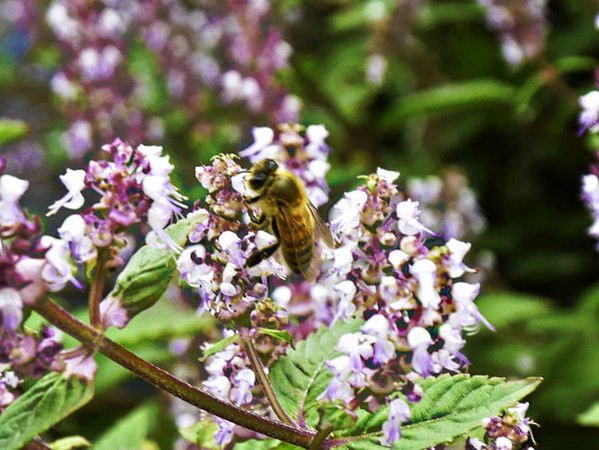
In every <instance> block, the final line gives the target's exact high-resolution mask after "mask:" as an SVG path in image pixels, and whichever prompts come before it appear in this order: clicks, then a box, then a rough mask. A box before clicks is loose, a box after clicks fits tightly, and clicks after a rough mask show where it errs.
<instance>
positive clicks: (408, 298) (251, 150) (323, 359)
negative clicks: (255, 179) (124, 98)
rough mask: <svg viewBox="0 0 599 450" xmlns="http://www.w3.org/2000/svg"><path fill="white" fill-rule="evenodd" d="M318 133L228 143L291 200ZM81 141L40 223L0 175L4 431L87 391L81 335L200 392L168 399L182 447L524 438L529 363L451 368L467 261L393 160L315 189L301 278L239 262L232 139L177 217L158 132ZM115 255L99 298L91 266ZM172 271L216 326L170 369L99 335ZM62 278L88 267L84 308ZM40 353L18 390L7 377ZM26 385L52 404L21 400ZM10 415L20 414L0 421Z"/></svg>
mask: <svg viewBox="0 0 599 450" xmlns="http://www.w3.org/2000/svg"><path fill="white" fill-rule="evenodd" d="M327 136H328V132H327V130H326V129H325V128H324V127H323V126H322V125H311V126H308V127H306V128H304V127H302V126H299V125H296V124H284V125H279V126H277V127H276V128H274V129H273V128H267V127H263V128H255V129H254V139H255V142H254V143H253V144H252V145H251V146H250V147H248V148H247V149H245V150H243V151H241V152H240V156H241V157H245V158H247V159H248V160H249V161H250V163H251V162H254V163H255V162H258V161H261V160H263V159H272V160H273V161H276V162H277V164H278V165H279V167H280V169H281V170H287V171H290V172H292V173H294V174H295V176H296V177H297V179H298V180H301V183H302V184H304V185H305V186H306V192H307V197H308V198H307V199H306V200H305V201H311V202H313V203H314V204H315V205H318V206H320V205H323V204H326V203H327V202H328V201H329V198H328V195H329V188H328V185H327V182H326V179H325V175H326V173H327V171H328V170H329V167H330V166H329V164H328V162H327V157H328V153H329V152H330V148H329V147H328V146H327V144H326V142H325V140H326V138H327ZM99 156H102V158H101V159H100V158H98V159H95V160H91V161H90V162H89V164H88V166H87V169H85V170H70V169H69V170H67V172H66V173H65V175H63V176H61V181H62V182H63V184H64V185H65V187H66V188H67V191H68V193H67V194H66V195H64V197H62V198H61V199H60V200H58V201H56V202H55V203H54V204H52V205H51V206H50V208H49V213H48V214H58V213H60V212H61V210H62V209H70V210H74V211H78V210H80V211H79V212H75V213H74V214H72V215H70V216H68V217H66V218H65V220H64V222H63V224H62V226H61V227H60V228H59V229H58V233H59V237H58V238H56V237H50V236H40V235H41V228H40V224H39V221H38V220H36V219H35V218H32V217H31V216H30V215H29V214H28V213H26V212H25V211H23V210H22V209H21V208H20V206H19V199H20V197H21V196H22V195H23V193H24V192H25V191H26V189H27V186H28V183H27V182H26V181H23V180H20V179H17V178H15V177H12V176H11V175H8V174H3V175H2V176H1V178H0V195H1V200H0V202H1V204H2V206H3V207H2V215H1V216H0V219H1V222H0V230H1V235H2V247H1V250H2V253H1V254H0V255H1V257H2V264H3V267H5V268H6V269H5V270H3V276H2V279H1V280H0V281H1V282H2V285H1V286H0V311H1V314H2V330H3V333H4V335H3V348H6V349H7V350H6V352H4V353H3V354H4V355H5V359H4V361H3V362H5V363H6V367H5V369H4V371H3V378H2V380H3V381H2V389H3V394H2V407H3V408H5V410H4V412H3V413H2V415H0V441H1V442H3V443H5V444H6V445H5V446H4V447H5V448H16V447H18V446H20V445H23V444H25V443H27V442H28V441H30V440H31V439H33V438H35V437H36V436H37V435H38V434H39V433H41V432H43V431H44V430H45V429H46V428H47V427H48V426H50V425H52V424H53V423H56V422H57V421H58V420H60V418H61V417H63V416H65V415H67V414H69V413H70V412H72V411H73V410H75V409H76V408H77V407H79V406H81V405H82V404H84V403H85V402H87V401H88V400H90V398H91V396H92V391H91V386H92V385H93V383H94V379H95V378H96V376H97V375H96V374H97V371H98V368H97V365H96V362H95V360H94V354H95V353H96V352H99V353H102V354H103V355H105V356H107V357H108V358H110V359H112V360H113V361H115V362H117V363H118V364H120V365H121V366H123V367H125V368H126V369H128V370H130V371H131V372H133V373H135V374H136V375H138V376H139V377H141V378H143V379H144V380H146V381H148V382H150V383H151V384H153V385H154V386H157V387H158V388H160V389H163V390H165V391H166V392H169V393H170V394H172V395H174V396H175V397H177V398H178V399H179V401H181V400H182V401H183V402H185V403H186V404H189V405H193V406H195V407H197V408H199V409H195V410H191V411H188V412H187V413H186V414H185V415H179V417H178V424H179V426H180V428H181V433H182V434H183V435H184V436H186V437H187V438H188V439H190V440H191V441H192V442H194V443H196V444H197V445H199V446H201V447H204V446H207V445H208V444H207V442H208V441H210V439H213V445H216V446H231V445H234V444H235V443H240V442H244V441H252V440H258V439H259V440H264V439H267V438H274V439H278V440H280V441H283V442H287V443H290V444H295V445H298V446H301V447H304V448H334V447H343V448H364V447H368V448H376V447H394V448H395V447H398V448H404V446H405V445H406V444H405V443H406V442H408V443H410V442H412V443H417V444H414V445H416V446H417V447H418V448H428V447H433V446H436V445H440V444H444V443H447V442H451V441H454V440H455V439H456V438H458V437H460V436H466V435H468V434H469V433H471V432H472V430H474V429H477V428H479V429H482V428H480V427H481V424H482V426H484V428H485V429H486V430H487V435H486V443H483V442H482V441H480V440H479V439H477V438H475V437H472V438H471V439H470V440H469V441H468V444H467V446H468V445H469V446H470V447H469V448H493V449H494V448H511V447H507V445H508V444H510V445H514V446H520V447H521V448H527V445H528V443H529V442H531V440H530V439H531V438H529V424H530V423H532V422H531V421H530V420H529V419H527V418H526V416H525V406H517V407H515V409H508V408H510V407H512V406H513V405H514V404H515V402H517V401H518V400H519V399H520V398H522V397H523V396H525V395H526V394H528V393H529V392H531V391H532V390H534V389H535V387H536V386H537V385H538V384H539V381H540V380H539V379H536V378H529V379H526V380H519V381H509V382H508V381H505V380H504V379H499V378H489V377H483V376H469V375H467V373H465V372H466V370H467V367H468V365H469V361H468V359H467V357H466V356H465V355H464V354H463V353H462V348H463V346H464V344H465V337H466V335H467V334H470V333H473V332H475V331H477V330H478V329H479V328H480V327H481V326H486V327H488V328H490V329H493V327H492V325H491V324H490V323H489V322H488V321H487V320H486V319H485V318H484V317H483V316H482V314H481V313H480V312H479V311H478V308H477V307H476V304H475V302H474V301H475V299H476V296H477V295H478V292H479V290H480V285H479V284H478V283H472V282H469V281H468V279H467V277H468V274H470V273H473V272H475V269H472V268H470V267H468V266H467V265H466V264H465V263H464V258H465V257H466V255H467V252H468V251H469V249H470V244H469V243H467V242H463V241H460V240H458V239H455V238H451V239H449V240H448V241H447V242H444V241H443V240H442V239H441V238H440V237H439V236H438V235H437V234H436V232H435V230H433V229H430V228H428V227H427V226H425V225H424V224H423V223H422V221H421V219H420V207H419V203H418V202H416V201H414V200H412V199H410V198H409V197H408V195H407V194H406V193H405V192H403V191H402V190H400V189H399V188H398V186H397V185H396V180H397V179H398V177H399V173H398V172H394V171H390V170H385V169H382V168H379V169H377V170H376V172H375V173H373V174H370V175H367V176H362V177H360V178H359V181H358V185H357V186H356V187H355V189H353V190H350V191H349V192H346V193H345V194H343V196H342V197H341V199H340V200H339V201H337V202H336V203H335V204H334V206H333V208H332V209H331V212H330V222H329V225H328V226H329V229H330V232H331V234H332V236H333V240H334V241H335V245H334V248H328V247H327V246H324V245H321V243H320V242H319V241H318V237H317V236H314V241H315V242H314V259H315V260H316V261H317V262H318V269H317V274H316V275H315V279H314V280H313V281H312V282H308V281H305V280H303V279H301V277H298V276H297V275H294V274H292V273H290V271H289V269H287V267H286V266H285V264H284V261H283V260H281V259H279V258H278V257H277V256H276V254H275V256H272V257H269V258H264V259H262V260H261V261H259V263H257V264H255V265H251V266H250V265H248V258H250V257H251V256H252V255H254V254H256V252H260V251H261V249H264V248H266V247H267V246H269V245H272V244H273V243H274V242H276V240H277V239H278V238H277V236H276V235H275V233H274V232H273V229H271V228H270V227H267V226H266V227H265V226H260V225H257V224H256V223H254V221H252V219H251V218H252V217H253V216H254V215H255V214H256V211H254V209H253V206H249V204H248V202H247V200H248V199H249V198H250V197H251V196H252V192H251V188H250V187H249V186H250V184H249V183H248V171H247V169H246V168H245V167H244V166H243V165H242V164H243V160H242V159H241V158H240V156H236V155H226V154H221V155H217V156H215V157H214V158H213V159H212V161H211V164H209V165H202V166H199V167H197V168H196V170H195V175H196V178H197V180H198V181H199V182H200V184H201V185H202V187H203V188H204V189H205V190H206V191H207V196H206V198H205V201H204V202H202V203H199V202H196V204H195V205H194V206H193V208H192V209H191V210H190V212H188V213H187V214H186V216H185V217H182V214H183V211H184V210H185V208H186V205H185V204H184V203H183V202H184V201H185V200H186V198H185V197H184V196H183V195H181V194H180V193H179V191H178V189H177V188H175V187H174V186H173V184H172V183H171V180H170V175H171V173H172V172H173V169H174V166H173V165H172V164H171V163H170V162H169V157H168V156H164V155H163V152H162V148H161V147H156V146H144V145H139V146H137V147H136V148H133V147H132V146H130V145H129V144H127V143H126V142H123V141H121V140H118V139H117V140H115V141H114V142H113V143H112V144H109V145H104V146H103V147H102V148H101V153H100V154H99ZM246 167H248V166H246ZM84 194H85V195H84ZM91 196H94V197H99V198H96V200H90V197H91ZM87 205H89V206H87ZM172 220H175V221H176V223H174V224H173V225H171V226H169V227H167V225H168V223H169V222H170V221H172ZM132 230H138V231H140V232H141V233H143V234H145V240H146V245H145V246H143V247H142V248H140V249H139V250H138V251H137V252H135V253H134V254H133V255H132V256H130V257H128V256H127V253H128V250H127V248H128V244H127V242H128V240H129V239H130V237H129V236H130V235H129V234H128V233H131V231H132ZM129 254H130V251H129ZM127 258H128V262H127V264H126V265H125V260H126V259H127ZM123 265H124V267H123ZM118 268H122V270H121V272H120V274H119V275H118V278H117V279H116V283H115V285H114V287H113V289H112V290H111V291H110V292H109V293H108V295H106V296H104V295H103V283H104V280H105V278H106V276H107V274H108V271H110V270H115V269H118ZM81 269H82V270H81ZM80 270H81V272H80ZM172 279H178V283H177V284H178V285H180V286H181V287H183V288H184V292H186V295H187V297H188V298H189V299H190V300H191V301H192V302H193V303H195V304H196V305H197V307H196V308H197V314H198V315H199V314H202V315H204V316H206V315H208V316H211V317H213V318H214V319H216V320H217V321H218V322H219V323H220V324H221V325H222V328H221V333H222V337H220V338H218V337H216V339H215V337H214V336H213V337H212V338H211V339H209V338H208V337H206V338H204V340H203V342H202V343H201V344H200V348H201V350H202V354H201V357H200V361H201V364H200V365H199V366H198V365H191V366H190V367H188V369H187V372H188V374H187V375H186V379H187V380H188V381H189V382H186V381H183V380H182V379H180V378H178V377H175V376H174V375H172V374H170V373H168V372H165V371H164V370H162V369H160V368H158V367H156V366H154V365H153V364H151V363H150V362H148V361H146V360H144V359H142V358H140V357H139V356H137V355H135V354H133V353H131V352H129V351H128V350H126V349H125V348H124V347H122V346H120V345H119V344H117V343H115V342H114V341H112V340H110V339H109V338H107V337H106V332H107V330H108V329H109V327H111V326H114V327H116V328H125V329H126V328H128V327H129V326H130V325H129V323H130V322H131V325H134V324H135V320H138V319H135V320H133V319H134V317H135V316H136V315H137V314H142V315H143V314H146V310H147V311H148V312H149V311H151V310H152V309H153V308H154V306H155V305H159V304H160V303H163V302H169V300H168V299H171V301H172V300H173V299H176V298H177V297H180V296H178V295H176V294H175V293H174V291H173V288H174V287H173V286H172V285H171V280H172ZM69 283H70V284H72V285H74V286H75V287H76V288H78V289H83V288H84V285H85V284H86V283H89V285H90V291H89V323H90V325H86V324H84V323H83V322H81V321H79V320H78V319H76V318H75V317H73V316H72V315H71V314H70V313H69V312H67V311H66V310H65V309H63V308H61V307H60V306H58V304H57V303H56V301H54V300H52V299H50V298H48V295H47V294H48V293H50V292H58V291H62V290H64V289H65V288H66V287H67V286H68V284H69ZM175 287H176V286H175ZM169 289H170V290H169ZM167 290H169V291H168V295H167V296H166V297H167V298H168V299H167V298H164V299H162V300H160V299H161V298H162V297H163V296H164V294H165V293H166V292H167ZM159 300H160V302H159ZM157 302H158V303H157ZM29 309H32V310H33V311H35V312H37V313H38V314H39V315H41V316H43V317H44V318H45V319H47V320H48V321H49V322H50V323H51V324H52V325H53V326H55V327H56V328H58V329H60V330H62V331H63V332H65V333H67V334H69V335H71V336H72V337H74V338H76V339H77V340H79V341H80V342H81V345H80V346H79V347H75V348H72V349H69V350H65V351H62V352H61V346H60V345H59V344H58V343H56V341H54V340H53V339H52V338H53V335H54V332H53V331H52V330H51V329H48V328H43V329H42V331H41V332H40V333H39V334H35V333H33V334H32V333H31V332H29V331H28V329H27V328H26V327H23V325H22V319H23V317H24V311H25V310H29ZM192 318H193V321H195V322H197V321H199V320H200V319H199V318H198V317H194V316H192ZM138 323H140V322H138ZM171 326H173V327H176V326H177V324H176V323H173V324H171ZM197 345H198V343H197V341H194V340H186V341H175V342H173V347H172V351H173V352H175V354H177V355H179V356H181V357H183V356H184V355H190V354H193V352H194V350H195V349H197V348H198V347H197ZM46 371H51V372H50V373H49V374H48V375H45V376H44V377H43V378H42V379H41V380H40V381H39V382H38V383H37V384H35V385H34V386H33V387H32V388H31V389H29V390H27V391H26V392H25V394H23V395H22V396H20V397H19V396H18V395H19V390H18V389H16V387H17V386H18V385H19V384H20V383H22V381H23V379H24V378H25V377H32V376H33V377H40V376H42V375H43V374H44V373H45V372H46ZM190 383H191V384H190ZM194 385H195V386H194ZM196 386H200V387H196ZM40 395H50V396H51V397H52V399H53V400H52V401H53V402H59V403H60V404H61V405H62V406H61V407H60V408H58V409H56V408H54V409H52V408H50V407H49V406H48V405H47V404H46V403H44V402H40V403H38V404H35V405H34V402H35V399H36V398H37V397H38V396H40ZM176 404H178V403H174V404H173V405H176ZM32 405H34V406H32ZM31 407H33V408H34V409H35V411H36V417H39V420H37V419H36V420H34V421H30V422H28V423H27V425H26V426H25V425H24V422H23V418H22V414H21V413H22V411H23V410H24V408H31ZM173 407H174V406H173ZM179 407H181V405H180V404H179ZM207 413H209V414H210V415H209V416H208V415H207ZM501 414H503V415H501ZM493 416H497V417H495V418H494V417H493ZM507 417H509V418H510V420H509V425H505V426H504V425H502V423H508V420H507ZM15 426H24V427H25V429H24V431H23V432H22V433H20V434H18V435H17V436H14V435H11V436H8V435H7V434H6V433H5V430H7V429H8V427H15ZM508 426H509V427H511V428H509V429H507V428H505V427H508ZM206 430H212V431H211V432H209V433H208V432H206ZM206 436H212V437H211V438H207V437H206ZM273 442H274V441H273ZM273 445H275V444H273ZM410 445H411V444H407V446H408V447H409V446H410ZM408 447H405V448H408ZM409 448H413V447H409Z"/></svg>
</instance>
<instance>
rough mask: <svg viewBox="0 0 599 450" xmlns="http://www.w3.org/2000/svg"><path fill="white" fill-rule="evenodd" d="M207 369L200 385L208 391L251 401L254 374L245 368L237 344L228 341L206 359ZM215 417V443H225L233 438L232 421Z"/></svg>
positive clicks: (240, 403) (232, 399) (234, 400)
mask: <svg viewBox="0 0 599 450" xmlns="http://www.w3.org/2000/svg"><path fill="white" fill-rule="evenodd" d="M206 371H207V372H208V375H209V377H208V380H206V381H204V382H203V385H204V387H205V388H206V389H207V390H208V391H209V392H211V393H212V394H214V395H215V396H217V397H219V398H221V399H223V400H228V401H230V402H232V403H234V404H235V405H238V406H245V405H248V404H250V403H251V402H252V400H253V395H252V389H253V387H254V384H255V382H256V375H255V374H254V372H253V371H252V370H251V369H249V368H248V363H247V360H246V357H245V354H244V351H243V349H242V347H241V345H240V344H237V343H234V344H231V345H229V346H228V347H227V348H225V350H223V351H222V352H219V353H217V354H215V355H214V356H211V357H210V358H209V359H208V361H207V364H206ZM215 421H216V424H217V426H218V431H217V433H216V434H215V439H216V444H217V445H221V446H222V445H226V444H228V443H229V442H230V441H231V440H232V439H233V434H234V424H232V423H231V422H228V421H226V420H224V419H220V418H218V417H215Z"/></svg>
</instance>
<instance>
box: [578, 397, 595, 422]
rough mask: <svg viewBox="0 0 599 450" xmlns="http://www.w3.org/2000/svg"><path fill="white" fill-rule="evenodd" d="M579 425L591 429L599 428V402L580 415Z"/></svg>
mask: <svg viewBox="0 0 599 450" xmlns="http://www.w3.org/2000/svg"><path fill="white" fill-rule="evenodd" d="M578 423H579V424H581V425H586V426H589V427H599V402H597V403H595V404H594V405H592V406H591V407H590V408H589V409H587V410H586V411H585V412H583V413H582V414H579V415H578Z"/></svg>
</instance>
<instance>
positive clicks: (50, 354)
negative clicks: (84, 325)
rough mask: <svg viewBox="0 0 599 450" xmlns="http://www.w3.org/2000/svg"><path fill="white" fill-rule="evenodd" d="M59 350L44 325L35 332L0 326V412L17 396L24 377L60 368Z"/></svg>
mask: <svg viewBox="0 0 599 450" xmlns="http://www.w3.org/2000/svg"><path fill="white" fill-rule="evenodd" d="M61 350H62V344H61V343H59V342H57V341H56V339H55V336H54V331H52V330H51V329H49V328H48V327H46V326H42V329H41V330H40V332H39V334H37V335H36V334H34V333H30V332H16V331H14V330H11V329H9V328H8V327H6V325H4V324H2V326H0V412H1V411H2V410H3V409H4V408H6V407H7V406H8V405H10V404H11V403H12V402H13V401H14V400H15V399H16V398H17V397H18V396H19V395H20V394H19V390H18V386H19V385H20V384H21V383H22V382H23V380H24V379H26V378H34V379H37V378H40V377H42V376H43V375H44V374H45V373H46V372H48V371H49V370H53V371H62V370H63V369H64V363H63V361H62V360H61V359H60V358H58V355H59V353H60V351H61Z"/></svg>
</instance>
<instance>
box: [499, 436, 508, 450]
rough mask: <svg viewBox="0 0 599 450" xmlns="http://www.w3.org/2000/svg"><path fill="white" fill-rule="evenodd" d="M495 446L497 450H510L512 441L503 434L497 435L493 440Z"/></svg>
mask: <svg viewBox="0 0 599 450" xmlns="http://www.w3.org/2000/svg"><path fill="white" fill-rule="evenodd" d="M495 448H496V449H497V450H512V441H510V440H509V439H508V438H506V437H505V436H501V437H498V438H497V440H496V441H495Z"/></svg>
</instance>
